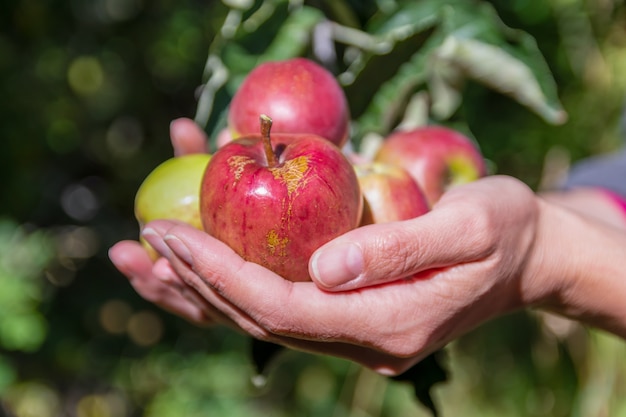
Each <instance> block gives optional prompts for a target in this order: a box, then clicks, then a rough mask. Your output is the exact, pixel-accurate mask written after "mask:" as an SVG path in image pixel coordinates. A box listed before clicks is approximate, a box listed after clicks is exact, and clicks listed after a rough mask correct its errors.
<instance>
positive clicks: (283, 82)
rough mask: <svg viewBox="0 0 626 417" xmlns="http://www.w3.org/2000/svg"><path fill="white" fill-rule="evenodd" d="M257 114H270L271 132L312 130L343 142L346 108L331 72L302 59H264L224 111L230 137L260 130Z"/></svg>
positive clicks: (346, 134) (337, 141)
mask: <svg viewBox="0 0 626 417" xmlns="http://www.w3.org/2000/svg"><path fill="white" fill-rule="evenodd" d="M259 114H269V115H271V117H272V121H273V127H272V129H273V131H274V133H311V134H315V135H318V136H321V137H323V138H326V139H328V140H330V141H331V142H333V143H334V144H335V145H337V146H338V147H340V148H341V147H342V146H343V145H344V144H345V143H346V141H347V139H348V134H349V122H350V111H349V109H348V104H347V100H346V96H345V93H344V91H343V89H342V88H341V86H340V85H339V83H338V82H337V79H336V78H335V76H334V75H333V74H332V73H331V72H329V71H328V70H327V69H325V68H324V67H322V66H320V65H319V64H317V63H315V62H313V61H311V60H309V59H306V58H293V59H288V60H284V61H271V62H265V63H262V64H260V65H258V66H257V67H256V68H254V69H253V70H252V71H251V72H250V73H249V74H248V75H247V76H246V78H245V79H244V80H243V82H242V84H241V85H240V86H239V88H238V89H237V91H236V92H235V94H234V96H233V99H232V101H231V103H230V107H229V110H228V126H229V128H230V131H231V134H232V137H233V138H237V137H239V136H246V135H251V134H252V135H255V134H258V132H259Z"/></svg>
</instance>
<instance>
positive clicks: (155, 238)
mask: <svg viewBox="0 0 626 417" xmlns="http://www.w3.org/2000/svg"><path fill="white" fill-rule="evenodd" d="M141 237H142V238H144V239H145V240H146V242H148V243H149V244H150V246H152V248H153V249H154V250H156V251H157V252H158V253H159V254H160V255H163V256H167V254H168V253H170V248H168V247H167V245H166V244H165V243H164V242H163V238H161V235H159V234H158V233H157V232H156V230H154V229H153V228H151V227H146V228H144V229H143V230H142V231H141Z"/></svg>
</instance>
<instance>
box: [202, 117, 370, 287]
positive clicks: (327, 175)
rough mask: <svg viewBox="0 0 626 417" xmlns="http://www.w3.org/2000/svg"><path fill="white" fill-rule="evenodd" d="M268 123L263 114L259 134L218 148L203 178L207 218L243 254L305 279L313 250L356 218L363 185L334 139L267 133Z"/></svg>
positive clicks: (353, 223)
mask: <svg viewBox="0 0 626 417" xmlns="http://www.w3.org/2000/svg"><path fill="white" fill-rule="evenodd" d="M257 123H258V122H257ZM270 128H271V119H270V118H269V117H267V116H261V135H260V136H259V135H258V134H257V135H254V136H247V137H243V138H239V139H236V140H234V141H232V142H230V143H228V144H226V145H224V146H223V147H221V148H220V149H219V150H217V151H216V152H215V153H214V154H213V157H212V158H211V162H210V163H209V164H208V166H207V169H206V171H205V174H204V178H203V180H202V188H201V193H200V214H201V217H202V223H203V225H204V229H205V231H206V232H207V233H209V234H211V235H213V236H214V237H216V238H217V239H219V240H221V241H223V242H224V243H226V244H227V245H229V246H230V247H231V248H232V249H233V250H234V251H235V252H237V253H238V254H239V255H240V256H241V257H243V258H244V259H246V260H248V261H251V262H255V263H258V264H260V265H263V266H265V267H266V268H268V269H271V270H272V271H274V272H275V273H277V274H279V275H281V276H282V277H284V278H285V279H288V280H291V281H306V280H309V279H310V276H309V272H308V262H309V258H310V257H311V255H312V254H313V252H314V251H315V250H316V249H317V248H319V247H320V246H322V245H323V244H324V243H326V242H328V241H330V240H331V239H333V238H335V237H337V236H339V235H340V234H343V233H345V232H347V231H349V230H351V229H354V228H356V227H357V226H358V225H359V221H360V218H361V211H362V201H363V200H362V197H361V191H360V188H359V184H358V179H357V177H356V174H355V172H354V169H353V168H352V165H351V164H350V163H349V162H348V160H347V159H346V157H345V156H344V155H343V154H342V153H341V151H340V149H339V148H337V147H336V146H335V145H334V144H332V143H331V142H329V141H328V140H326V139H323V138H321V137H319V136H316V135H311V134H299V135H296V134H276V135H272V137H271V138H270Z"/></svg>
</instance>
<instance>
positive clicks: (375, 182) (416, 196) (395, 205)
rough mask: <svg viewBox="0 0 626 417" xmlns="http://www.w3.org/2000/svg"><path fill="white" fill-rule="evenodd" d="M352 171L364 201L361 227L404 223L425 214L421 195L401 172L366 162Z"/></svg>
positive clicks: (418, 189)
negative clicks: (396, 222)
mask: <svg viewBox="0 0 626 417" xmlns="http://www.w3.org/2000/svg"><path fill="white" fill-rule="evenodd" d="M354 169H355V171H356V174H357V178H358V179H359V184H360V186H361V192H362V193H363V198H364V205H363V216H362V219H361V225H362V226H363V225H366V224H372V223H387V222H393V221H399V220H408V219H412V218H414V217H417V216H421V215H422V214H424V213H426V212H428V210H429V207H428V202H427V201H426V197H425V196H424V193H423V192H422V190H421V188H420V187H419V185H417V183H416V182H415V180H414V179H413V178H412V177H411V176H410V175H409V173H408V172H407V171H406V170H405V169H404V168H401V167H399V166H396V165H390V164H386V163H382V162H367V163H361V164H357V165H355V166H354Z"/></svg>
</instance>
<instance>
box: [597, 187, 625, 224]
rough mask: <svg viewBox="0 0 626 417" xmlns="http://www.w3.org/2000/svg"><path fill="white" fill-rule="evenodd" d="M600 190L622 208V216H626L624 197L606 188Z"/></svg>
mask: <svg viewBox="0 0 626 417" xmlns="http://www.w3.org/2000/svg"><path fill="white" fill-rule="evenodd" d="M601 191H602V192H603V193H604V195H606V196H607V197H608V198H609V199H610V200H611V201H612V202H613V203H614V204H615V205H616V206H617V207H619V208H620V209H621V210H622V213H623V214H624V217H626V197H624V196H622V195H620V194H617V193H615V192H613V191H611V190H607V189H601Z"/></svg>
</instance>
